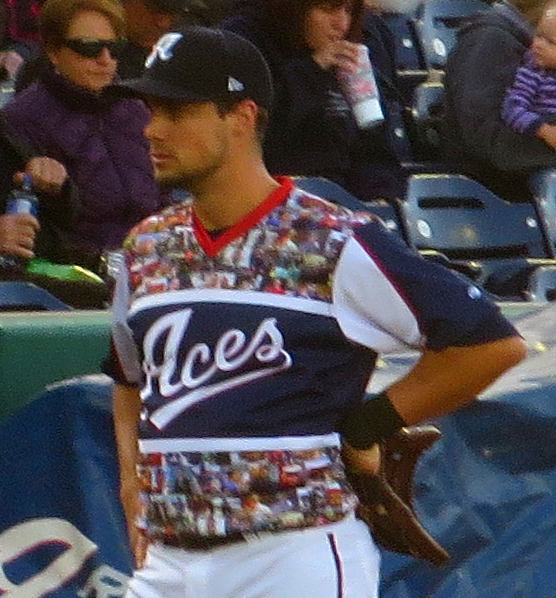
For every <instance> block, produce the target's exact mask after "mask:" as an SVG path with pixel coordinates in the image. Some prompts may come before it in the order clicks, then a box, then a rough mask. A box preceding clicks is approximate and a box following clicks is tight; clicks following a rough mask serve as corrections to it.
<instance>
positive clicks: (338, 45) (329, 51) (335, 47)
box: [313, 39, 360, 71]
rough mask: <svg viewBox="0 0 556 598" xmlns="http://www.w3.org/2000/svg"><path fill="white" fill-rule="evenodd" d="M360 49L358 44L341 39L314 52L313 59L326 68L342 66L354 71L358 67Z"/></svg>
mask: <svg viewBox="0 0 556 598" xmlns="http://www.w3.org/2000/svg"><path fill="white" fill-rule="evenodd" d="M359 51H360V50H359V47H358V45H357V44H354V43H353V42H348V41H346V40H345V39H341V40H337V41H333V42H330V43H329V44H328V45H326V46H323V47H322V48H319V49H318V50H316V51H315V52H313V60H314V61H315V62H316V63H317V64H318V65H319V66H320V67H321V68H322V69H324V70H328V69H331V68H341V69H345V70H349V71H354V70H356V69H357V64H358V61H359Z"/></svg>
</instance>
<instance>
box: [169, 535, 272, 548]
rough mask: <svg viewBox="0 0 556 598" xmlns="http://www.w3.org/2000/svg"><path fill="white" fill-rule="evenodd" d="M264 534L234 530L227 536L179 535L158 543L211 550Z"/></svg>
mask: <svg viewBox="0 0 556 598" xmlns="http://www.w3.org/2000/svg"><path fill="white" fill-rule="evenodd" d="M268 535H269V534H268V532H267V533H266V534H261V535H260V536H259V535H258V534H242V533H240V532H234V533H232V534H229V535H227V536H210V537H206V536H195V535H180V536H179V537H172V538H168V537H166V538H162V539H161V540H160V543H161V544H162V545H163V546H171V547H172V548H182V549H184V550H212V549H213V548H219V547H221V546H229V545H230V544H237V543H239V542H248V541H250V540H251V538H258V537H263V536H268Z"/></svg>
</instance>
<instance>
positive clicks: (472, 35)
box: [445, 3, 556, 199]
mask: <svg viewBox="0 0 556 598" xmlns="http://www.w3.org/2000/svg"><path fill="white" fill-rule="evenodd" d="M531 41H532V28H531V26H530V25H529V23H528V22H527V21H526V20H525V19H524V18H523V17H522V16H521V15H520V14H519V13H518V12H517V10H516V9H515V8H513V7H512V6H511V5H510V4H506V3H499V4H496V5H494V10H492V11H489V12H488V13H485V14H481V15H478V16H476V17H474V18H473V19H472V20H471V21H470V23H469V24H468V25H466V26H464V27H463V28H462V30H461V31H460V33H459V36H458V43H457V46H456V48H455V49H454V51H453V52H452V53H451V54H450V56H449V59H448V63H447V67H446V78H445V91H446V129H445V131H446V142H447V150H448V153H449V154H450V156H451V157H452V158H453V159H455V160H458V161H463V162H465V163H466V164H467V170H468V171H469V172H470V174H472V175H474V176H476V178H478V179H479V180H481V182H483V183H484V184H487V186H489V187H491V188H492V189H493V190H494V191H495V192H498V193H499V194H501V195H503V196H505V197H506V198H507V199H520V197H521V199H523V194H524V193H525V194H527V193H528V190H527V175H528V173H530V172H531V171H534V170H537V169H541V168H551V167H554V166H556V153H555V152H554V150H553V149H552V148H550V147H549V146H548V145H546V144H545V143H544V142H543V141H542V140H541V139H539V138H538V137H535V136H534V135H533V134H519V133H516V132H514V131H512V130H511V129H510V127H509V126H507V125H506V124H505V123H504V122H503V120H502V117H501V110H502V105H503V102H504V97H505V94H506V90H507V89H508V88H509V87H510V86H511V85H512V83H513V80H514V76H515V72H516V70H517V69H518V67H519V66H520V64H521V61H522V57H523V54H524V52H525V50H526V49H527V48H528V47H529V45H530V44H531Z"/></svg>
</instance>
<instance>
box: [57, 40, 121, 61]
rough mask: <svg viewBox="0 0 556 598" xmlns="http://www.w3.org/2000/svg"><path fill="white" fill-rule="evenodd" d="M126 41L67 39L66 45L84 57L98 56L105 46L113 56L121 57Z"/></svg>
mask: <svg viewBox="0 0 556 598" xmlns="http://www.w3.org/2000/svg"><path fill="white" fill-rule="evenodd" d="M125 45H126V41H125V40H124V39H117V40H107V39H94V38H84V39H67V40H66V41H65V42H64V46H66V47H68V48H69V49H70V50H73V51H74V52H75V53H76V54H79V56H83V58H98V57H99V56H100V55H101V53H102V51H103V50H104V48H107V49H108V51H109V52H110V56H112V58H116V59H117V58H119V57H120V56H121V54H122V51H123V49H124V48H125Z"/></svg>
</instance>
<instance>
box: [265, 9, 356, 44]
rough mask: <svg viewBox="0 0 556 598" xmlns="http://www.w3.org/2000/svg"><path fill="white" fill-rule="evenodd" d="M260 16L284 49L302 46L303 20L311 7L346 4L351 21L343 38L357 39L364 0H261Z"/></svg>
mask: <svg viewBox="0 0 556 598" xmlns="http://www.w3.org/2000/svg"><path fill="white" fill-rule="evenodd" d="M265 2H266V4H265V11H266V12H265V14H264V20H265V25H266V29H267V32H268V34H269V35H270V36H271V37H272V38H273V39H275V40H276V41H277V42H278V43H279V44H280V45H281V46H282V47H283V48H284V49H286V50H289V51H296V50H300V49H302V48H304V47H305V46H306V43H305V20H306V19H307V14H308V12H309V11H310V10H311V9H312V8H313V7H319V6H326V7H328V6H330V7H340V6H344V5H350V7H351V25H350V29H349V31H348V34H347V36H346V39H348V40H349V41H353V42H359V41H361V37H362V31H363V9H364V0H265Z"/></svg>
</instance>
